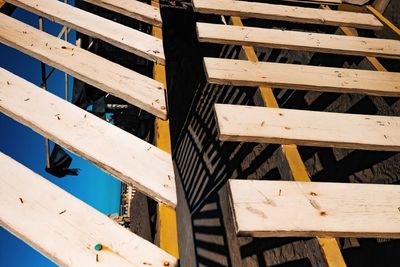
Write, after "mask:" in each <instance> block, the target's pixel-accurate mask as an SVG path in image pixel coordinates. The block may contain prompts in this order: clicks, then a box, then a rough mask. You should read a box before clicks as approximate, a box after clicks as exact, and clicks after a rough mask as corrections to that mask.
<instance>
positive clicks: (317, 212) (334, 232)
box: [229, 180, 400, 238]
mask: <svg viewBox="0 0 400 267" xmlns="http://www.w3.org/2000/svg"><path fill="white" fill-rule="evenodd" d="M229 191H230V199H231V204H232V209H233V215H234V220H235V226H236V230H237V233H238V234H239V235H246V236H255V237H289V236H302V237H303V236H304V237H314V236H318V237H362V238H366V237H385V238H400V210H399V203H398V201H399V199H400V186H398V185H376V184H349V183H326V182H324V183H315V182H291V181H260V180H258V181H256V180H230V181H229Z"/></svg>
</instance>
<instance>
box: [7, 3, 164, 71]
mask: <svg viewBox="0 0 400 267" xmlns="http://www.w3.org/2000/svg"><path fill="white" fill-rule="evenodd" d="M7 2H9V3H11V4H14V5H16V6H18V7H21V8H24V9H27V10H29V11H30V12H33V13H36V14H38V15H40V16H43V17H47V18H49V19H50V20H53V21H55V22H58V23H60V24H64V25H66V26H68V27H71V28H74V29H76V30H77V31H79V32H82V33H84V34H87V35H89V36H93V37H96V38H99V39H102V40H104V41H106V42H109V43H111V44H113V45H115V46H117V47H119V48H121V49H124V50H127V51H129V52H131V53H134V54H137V55H139V56H141V57H144V58H146V59H148V60H151V61H155V62H158V63H163V64H164V63H165V57H164V50H163V44H162V40H161V39H158V38H155V37H154V36H151V35H149V34H145V33H143V32H140V31H138V30H135V29H132V28H129V27H127V26H124V25H122V24H119V23H116V22H114V21H112V20H108V19H105V18H102V17H100V16H97V15H94V14H92V13H89V12H86V11H84V10H81V9H79V8H75V7H73V6H70V5H68V4H64V3H61V2H59V1H57V0H7Z"/></svg>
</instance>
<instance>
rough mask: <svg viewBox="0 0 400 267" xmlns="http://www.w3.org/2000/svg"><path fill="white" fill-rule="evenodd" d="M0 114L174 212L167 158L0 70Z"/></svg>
mask: <svg viewBox="0 0 400 267" xmlns="http://www.w3.org/2000/svg"><path fill="white" fill-rule="evenodd" d="M0 111H1V112H3V113H4V114H6V115H7V116H9V117H11V118H12V119H14V120H16V121H18V122H20V123H22V124H24V125H26V126H27V127H29V128H31V129H32V130H34V131H35V132H38V133H39V134H41V135H43V136H45V137H46V138H48V139H50V140H52V141H54V142H55V143H57V144H59V145H60V146H62V147H64V148H66V149H68V150H70V151H71V152H73V153H75V154H77V155H78V156H81V157H83V158H85V159H87V160H89V161H90V162H92V163H93V164H95V165H96V166H98V167H99V168H101V169H102V170H104V171H105V172H107V173H109V174H111V175H113V176H114V177H116V178H118V179H120V180H121V181H123V182H124V183H127V184H128V185H131V186H133V187H135V188H137V189H138V190H139V191H141V192H143V193H144V194H146V195H148V196H150V197H151V198H153V199H155V200H157V201H159V202H162V203H165V204H167V205H169V206H171V207H172V208H175V207H176V203H177V197H176V188H175V175H174V170H173V166H172V158H171V155H170V154H168V153H166V152H164V151H162V150H161V149H159V148H157V147H155V146H153V145H152V144H149V143H147V142H145V141H144V140H141V139H140V138H138V137H136V136H134V135H132V134H130V133H128V132H126V131H124V130H122V129H120V128H118V127H116V126H114V125H112V124H110V123H108V122H106V121H105V120H102V119H100V118H98V117H96V116H95V115H93V114H91V113H89V112H87V111H85V110H83V109H81V108H79V107H77V106H75V105H73V104H71V103H69V102H67V101H65V100H63V99H61V98H59V97H57V96H55V95H53V94H51V93H49V92H47V91H45V90H42V89H41V88H39V87H38V86H36V85H34V84H32V83H30V82H28V81H26V80H24V79H22V78H21V77H18V76H16V75H14V74H12V73H11V72H8V71H6V70H4V69H2V68H0Z"/></svg>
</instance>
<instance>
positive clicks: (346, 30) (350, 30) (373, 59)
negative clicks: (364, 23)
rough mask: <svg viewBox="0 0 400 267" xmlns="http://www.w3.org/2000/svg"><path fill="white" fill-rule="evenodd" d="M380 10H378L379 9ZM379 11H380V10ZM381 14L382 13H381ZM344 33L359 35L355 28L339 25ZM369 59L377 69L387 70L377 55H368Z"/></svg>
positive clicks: (323, 6)
mask: <svg viewBox="0 0 400 267" xmlns="http://www.w3.org/2000/svg"><path fill="white" fill-rule="evenodd" d="M322 8H324V9H327V10H329V9H330V8H329V6H326V5H322ZM377 12H378V11H377ZM378 13H379V12H378ZM379 14H380V13H379ZM339 28H340V29H341V30H342V31H343V32H344V34H346V35H348V36H358V33H357V31H356V30H355V29H353V28H349V27H339ZM366 58H367V60H368V61H369V62H370V63H371V64H372V66H374V68H375V69H376V70H377V71H387V70H386V68H385V67H384V66H383V65H382V64H381V63H380V62H379V61H378V59H376V57H366Z"/></svg>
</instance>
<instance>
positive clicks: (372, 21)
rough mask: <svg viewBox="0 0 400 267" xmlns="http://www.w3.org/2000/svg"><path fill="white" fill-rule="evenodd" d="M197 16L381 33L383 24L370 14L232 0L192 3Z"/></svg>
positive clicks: (203, 0)
mask: <svg viewBox="0 0 400 267" xmlns="http://www.w3.org/2000/svg"><path fill="white" fill-rule="evenodd" d="M193 8H194V10H195V11H196V12H200V13H205V14H217V15H226V16H238V17H247V18H259V19H270V20H282V21H290V22H298V23H311V24H321V25H333V26H348V27H353V28H365V29H374V30H380V29H382V28H383V24H382V23H381V22H380V21H379V20H378V19H377V18H375V16H373V15H372V14H365V13H354V12H345V11H333V10H322V9H317V8H305V7H295V6H285V5H274V4H265V3H255V2H246V1H232V0H221V1H214V0H193Z"/></svg>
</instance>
